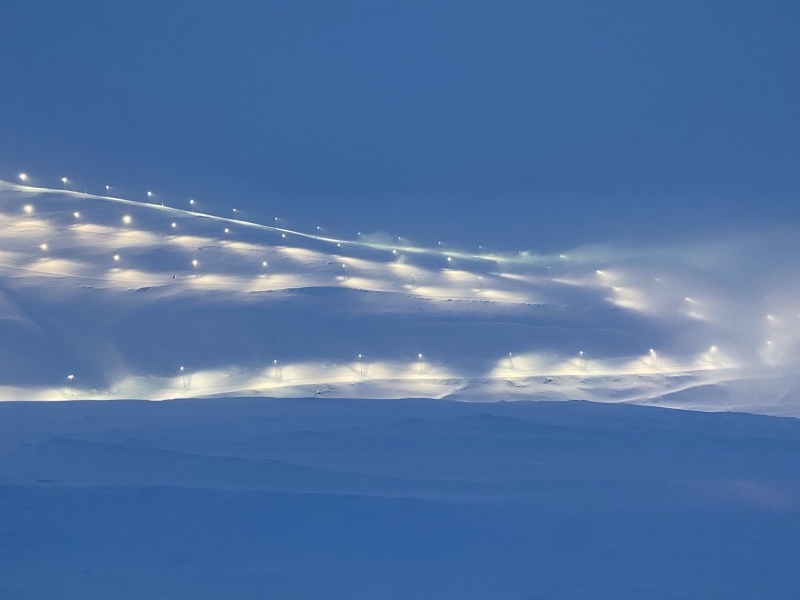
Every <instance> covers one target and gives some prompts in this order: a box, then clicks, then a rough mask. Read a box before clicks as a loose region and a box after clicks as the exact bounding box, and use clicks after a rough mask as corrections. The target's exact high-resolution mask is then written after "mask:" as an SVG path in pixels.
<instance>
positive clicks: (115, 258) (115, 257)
mask: <svg viewBox="0 0 800 600" xmlns="http://www.w3.org/2000/svg"><path fill="white" fill-rule="evenodd" d="M114 264H116V265H117V273H119V254H115V255H114Z"/></svg>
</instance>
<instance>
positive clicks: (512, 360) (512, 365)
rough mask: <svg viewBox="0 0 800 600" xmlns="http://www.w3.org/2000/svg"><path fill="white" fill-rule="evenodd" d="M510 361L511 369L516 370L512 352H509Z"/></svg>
mask: <svg viewBox="0 0 800 600" xmlns="http://www.w3.org/2000/svg"><path fill="white" fill-rule="evenodd" d="M508 363H509V364H510V365H511V370H512V371H513V370H514V357H513V355H512V354H511V352H509V353H508Z"/></svg>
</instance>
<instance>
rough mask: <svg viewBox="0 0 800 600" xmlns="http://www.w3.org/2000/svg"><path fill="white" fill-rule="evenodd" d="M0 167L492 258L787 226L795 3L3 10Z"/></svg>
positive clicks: (179, 2) (795, 142)
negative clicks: (473, 250)
mask: <svg viewBox="0 0 800 600" xmlns="http://www.w3.org/2000/svg"><path fill="white" fill-rule="evenodd" d="M0 22H2V23H3V35H2V36H0V80H2V82H3V85H2V87H1V88H0V132H2V135H0V171H1V172H0V175H2V177H3V178H12V177H13V176H14V175H15V174H16V173H17V172H18V171H19V170H25V171H28V172H31V173H32V175H33V177H35V178H36V179H37V180H38V181H39V182H41V183H43V184H46V183H53V184H57V183H58V179H59V178H60V177H61V176H62V175H68V176H70V178H71V179H73V180H75V182H76V185H79V186H80V187H83V188H86V189H89V191H92V190H95V191H98V192H99V191H101V190H103V189H104V188H103V186H104V185H106V184H111V185H114V186H115V187H116V188H117V189H118V190H119V194H120V195H124V196H126V197H130V198H142V199H143V198H144V194H145V192H146V191H147V190H148V189H153V190H154V191H156V192H157V193H158V194H159V195H160V196H161V197H162V198H164V199H166V201H167V202H169V203H170V204H173V205H177V204H180V203H183V202H186V200H187V199H188V198H190V197H195V198H198V200H199V201H202V202H203V203H204V206H206V207H207V208H208V209H209V210H212V211H215V212H218V213H221V214H222V213H225V212H226V211H228V210H229V209H230V207H232V206H237V207H239V209H240V210H241V211H243V213H244V214H245V215H247V216H249V217H251V218H253V219H254V220H261V221H267V220H268V219H270V218H271V217H272V216H274V215H280V216H282V217H286V218H287V220H289V221H291V223H292V225H294V226H296V227H298V228H300V229H308V230H311V229H313V228H314V227H315V226H316V225H325V226H327V227H329V228H330V229H331V230H333V231H335V232H336V233H338V234H342V235H353V236H354V235H355V232H356V231H387V232H390V233H393V234H396V235H406V236H409V237H411V238H412V239H416V240H418V241H420V242H423V243H432V242H433V243H435V241H436V240H439V239H444V240H446V241H449V242H452V243H457V244H461V245H464V246H466V245H471V244H474V245H477V244H483V245H486V246H494V247H497V248H502V249H513V248H517V247H519V248H526V249H533V250H551V249H559V248H563V247H570V246H572V245H575V244H578V243H581V242H593V241H607V240H618V239H634V240H659V241H665V240H672V239H674V238H678V237H687V236H688V237H695V238H697V237H702V236H703V235H705V234H706V232H708V231H709V230H719V229H721V230H730V229H737V230H746V229H748V228H751V227H754V226H755V227H758V226H762V225H763V226H766V225H768V224H770V223H777V222H780V223H787V222H788V223H797V222H798V220H800V209H798V207H797V202H796V198H797V195H798V191H800V175H799V173H800V170H798V166H799V165H798V163H799V162H800V160H799V159H800V116H798V111H797V98H798V96H799V94H798V92H800V74H799V70H798V69H797V65H798V64H800V36H798V35H797V31H800V8H798V5H797V4H796V3H795V2H780V1H775V2H746V1H738V0H728V1H724V2H722V1H721V2H647V3H642V2H634V1H619V0H614V1H609V2H603V3H598V2H574V1H562V2H483V3H477V2H409V1H404V2H389V3H386V2H302V1H301V2H297V1H291V2H264V3H253V2H249V3H223V2H208V1H204V0H192V1H183V0H175V1H170V2H157V1H149V0H145V1H138V2H108V1H106V2H69V3H64V2H35V1H34V2H22V1H19V0H6V1H5V2H3V3H2V6H0Z"/></svg>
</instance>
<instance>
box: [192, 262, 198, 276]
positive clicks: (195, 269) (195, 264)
mask: <svg viewBox="0 0 800 600" xmlns="http://www.w3.org/2000/svg"><path fill="white" fill-rule="evenodd" d="M192 266H194V276H195V277H197V259H194V260H193V261H192Z"/></svg>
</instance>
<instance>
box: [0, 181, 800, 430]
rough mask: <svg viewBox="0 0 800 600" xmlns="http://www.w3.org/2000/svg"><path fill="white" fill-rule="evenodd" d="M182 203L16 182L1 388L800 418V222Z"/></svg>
mask: <svg viewBox="0 0 800 600" xmlns="http://www.w3.org/2000/svg"><path fill="white" fill-rule="evenodd" d="M184 204H185V206H184V207H183V208H175V207H172V206H162V205H161V204H160V203H153V204H148V203H145V202H135V201H130V200H125V199H120V198H113V197H101V196H95V195H91V194H85V193H78V192H72V191H59V190H50V189H42V188H36V187H30V186H20V185H16V184H13V183H3V182H0V231H2V236H1V237H0V399H5V400H22V399H36V400H68V399H98V400H100V399H126V398H127V399H152V400H164V399H173V398H189V397H195V398H196V397H210V396H247V397H257V396H267V397H309V396H314V395H319V396H322V397H341V398H404V397H424V398H455V399H460V400H481V401H486V400H489V401H491V400H517V399H526V400H530V399H548V400H565V399H585V400H594V401H603V402H631V403H641V404H654V405H658V406H665V407H682V408H693V409H701V410H741V411H749V412H761V413H767V414H783V415H798V414H800V385H798V378H797V376H796V373H797V350H798V341H799V340H800V303H799V302H798V297H800V296H799V295H798V292H799V291H800V290H798V281H800V279H799V278H798V272H797V271H798V264H800V263H798V261H797V258H798V252H797V246H796V244H795V243H794V241H793V240H794V239H795V234H796V233H797V232H795V231H789V230H785V231H771V232H765V231H761V232H758V233H752V232H751V233H750V234H748V235H744V234H739V235H736V236H731V237H729V238H726V239H716V240H706V241H703V242H693V243H688V242H687V243H685V244H683V245H673V246H669V247H657V246H652V247H648V248H632V247H621V246H612V245H602V246H586V247H579V248H574V249H568V250H565V251H564V252H562V253H558V254H553V255H537V254H534V253H531V252H526V251H520V252H518V253H511V254H509V253H501V252H492V251H491V250H488V249H486V248H479V247H477V246H475V248H473V249H471V250H465V249H458V248H455V247H449V246H448V245H447V244H441V245H438V246H437V247H435V248H424V247H420V246H416V245H414V244H413V243H412V242H411V241H409V240H408V239H406V238H397V237H396V236H389V235H385V234H380V235H379V234H374V235H361V234H359V235H354V236H352V237H346V236H339V235H337V234H335V233H333V232H328V231H326V230H325V229H324V228H319V229H318V228H316V227H315V226H307V227H304V229H305V231H301V230H300V228H297V227H292V226H290V225H288V224H285V223H284V222H283V221H281V220H280V219H278V220H272V221H268V223H269V224H268V225H263V224H258V223H254V222H248V221H245V220H237V219H229V218H223V217H219V216H213V215H208V214H203V213H202V212H199V211H201V210H202V209H201V206H200V205H199V204H197V205H193V206H191V207H190V205H189V204H188V201H187V202H186V203H184ZM184 208H185V209H188V208H192V209H193V210H191V211H190V210H184ZM196 211H198V212H196ZM443 228H446V225H444V224H443ZM193 261H197V264H196V266H195V265H194V263H193ZM265 262H266V266H264V263H265ZM581 353H582V354H581ZM359 354H360V355H362V357H361V358H360V359H359ZM420 354H421V355H422V357H421V358H420V357H419V355H420ZM181 367H183V369H181ZM69 375H72V378H71V379H68V376H69Z"/></svg>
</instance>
